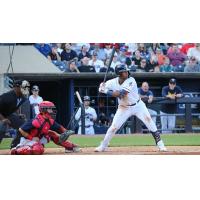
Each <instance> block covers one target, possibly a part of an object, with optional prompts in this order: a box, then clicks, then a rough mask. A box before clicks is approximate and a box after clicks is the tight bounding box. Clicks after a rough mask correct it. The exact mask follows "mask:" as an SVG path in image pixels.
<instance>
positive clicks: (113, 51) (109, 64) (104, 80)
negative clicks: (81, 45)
mask: <svg viewBox="0 0 200 200" xmlns="http://www.w3.org/2000/svg"><path fill="white" fill-rule="evenodd" d="M114 54H115V47H114V46H113V48H112V53H111V56H110V60H109V63H108V68H107V70H106V73H105V75H104V79H103V83H105V82H106V79H107V75H108V71H109V69H110V66H111V63H112V60H113V57H114Z"/></svg>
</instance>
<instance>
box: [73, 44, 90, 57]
mask: <svg viewBox="0 0 200 200" xmlns="http://www.w3.org/2000/svg"><path fill="white" fill-rule="evenodd" d="M71 45H72V46H71V49H72V50H74V51H75V52H76V53H77V55H79V54H80V53H81V50H82V47H83V46H85V47H86V49H87V51H89V49H90V44H89V43H71Z"/></svg>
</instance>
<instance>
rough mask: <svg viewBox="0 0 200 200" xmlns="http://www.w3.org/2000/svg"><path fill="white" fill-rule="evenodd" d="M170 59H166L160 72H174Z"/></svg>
mask: <svg viewBox="0 0 200 200" xmlns="http://www.w3.org/2000/svg"><path fill="white" fill-rule="evenodd" d="M169 63H170V61H169V58H167V57H166V58H165V61H164V64H163V65H161V66H160V72H173V71H174V67H173V66H172V65H170V64H169Z"/></svg>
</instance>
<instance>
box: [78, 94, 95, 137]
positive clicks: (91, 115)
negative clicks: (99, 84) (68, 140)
mask: <svg viewBox="0 0 200 200" xmlns="http://www.w3.org/2000/svg"><path fill="white" fill-rule="evenodd" d="M83 101H84V107H85V134H86V135H94V134H95V132H94V127H93V125H94V121H96V119H97V113H96V111H95V109H94V108H92V107H90V97H89V96H84V98H83ZM80 117H81V108H79V109H78V111H77V113H76V115H75V119H76V120H79V129H78V134H81V120H80Z"/></svg>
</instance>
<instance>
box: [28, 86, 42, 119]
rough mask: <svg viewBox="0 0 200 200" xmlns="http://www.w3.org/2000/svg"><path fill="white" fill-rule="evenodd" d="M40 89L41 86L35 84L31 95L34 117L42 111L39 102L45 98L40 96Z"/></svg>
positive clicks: (30, 100)
mask: <svg viewBox="0 0 200 200" xmlns="http://www.w3.org/2000/svg"><path fill="white" fill-rule="evenodd" d="M39 91H40V90H39V87H38V86H37V85H34V86H33V87H32V90H31V92H32V95H31V96H30V97H29V102H30V104H31V108H32V109H31V110H32V118H35V116H36V115H38V114H39V113H40V111H39V104H40V103H41V102H42V101H43V99H42V97H41V96H39Z"/></svg>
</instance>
